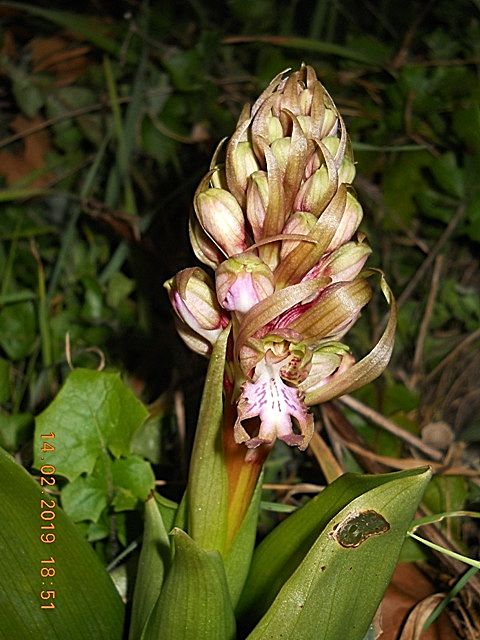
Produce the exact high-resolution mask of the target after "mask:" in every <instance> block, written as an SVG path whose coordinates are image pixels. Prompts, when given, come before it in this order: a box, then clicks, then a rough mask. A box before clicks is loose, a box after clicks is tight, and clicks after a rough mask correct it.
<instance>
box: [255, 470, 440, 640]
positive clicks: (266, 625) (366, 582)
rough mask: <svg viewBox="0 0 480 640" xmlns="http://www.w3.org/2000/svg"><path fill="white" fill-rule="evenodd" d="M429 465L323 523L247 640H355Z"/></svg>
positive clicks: (376, 599)
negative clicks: (288, 639)
mask: <svg viewBox="0 0 480 640" xmlns="http://www.w3.org/2000/svg"><path fill="white" fill-rule="evenodd" d="M430 475H431V474H430V471H429V470H425V469H419V470H416V472H414V473H410V474H409V475H405V474H403V475H402V477H397V478H396V479H393V480H391V481H390V482H387V483H385V484H383V485H381V486H379V487H376V488H374V489H371V490H370V491H367V492H366V493H364V494H363V495H361V496H359V497H358V498H356V499H354V500H352V501H351V502H349V504H348V505H347V506H346V507H345V508H344V509H342V510H341V511H340V512H339V513H338V514H336V515H335V516H334V517H333V518H332V519H331V520H330V521H329V522H328V524H327V526H326V527H325V528H324V529H323V531H322V532H321V533H320V535H319V536H318V538H317V540H316V541H315V543H314V544H313V546H312V548H311V549H310V551H309V552H308V553H307V555H306V556H305V558H304V560H303V561H302V563H301V564H300V565H299V567H298V569H297V570H296V571H295V572H294V573H293V574H292V576H291V577H290V578H289V580H288V581H287V582H286V583H285V585H284V586H283V587H282V589H281V590H280V592H279V594H278V595H277V597H276V598H275V601H274V602H273V604H272V606H271V607H270V609H269V610H268V611H267V613H266V614H265V616H264V617H263V618H262V620H261V621H260V622H259V624H258V625H257V626H256V627H255V629H254V630H253V631H252V633H251V634H250V635H249V636H248V639H249V640H266V639H267V638H272V637H278V629H281V630H282V634H283V635H284V637H286V638H299V639H301V640H339V638H341V639H342V640H362V638H364V636H365V634H366V632H367V630H368V627H369V625H370V623H371V621H372V618H373V616H374V614H375V611H376V610H377V608H378V605H379V603H380V601H381V599H382V596H383V593H384V591H385V589H386V588H387V586H388V583H389V580H390V577H391V575H392V573H393V571H394V569H395V565H396V563H397V559H398V555H399V553H400V549H401V546H402V544H403V541H404V539H405V534H406V531H407V529H408V526H409V523H410V521H411V519H412V517H413V515H414V513H415V510H416V508H417V505H418V503H419V501H420V499H421V497H422V494H423V491H424V490H425V486H426V484H427V482H428V480H429V478H430Z"/></svg>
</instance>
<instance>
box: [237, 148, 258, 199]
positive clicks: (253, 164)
mask: <svg viewBox="0 0 480 640" xmlns="http://www.w3.org/2000/svg"><path fill="white" fill-rule="evenodd" d="M259 169H260V167H259V166H258V162H257V158H256V156H255V153H254V151H253V149H252V145H251V144H250V142H239V143H238V144H237V145H236V146H235V148H234V150H233V153H232V162H231V164H230V171H231V172H232V174H233V176H234V178H235V180H236V181H237V183H238V185H239V186H240V188H241V189H242V190H243V191H245V190H246V188H247V178H248V177H249V176H250V175H251V174H252V173H254V172H255V171H258V170H259Z"/></svg>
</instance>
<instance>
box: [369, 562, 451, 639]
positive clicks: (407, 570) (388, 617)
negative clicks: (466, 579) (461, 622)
mask: <svg viewBox="0 0 480 640" xmlns="http://www.w3.org/2000/svg"><path fill="white" fill-rule="evenodd" d="M432 595H436V596H438V594H436V593H435V587H434V585H433V584H432V583H431V582H430V580H428V578H426V577H425V575H424V574H423V573H422V572H421V571H420V569H418V567H416V566H415V565H414V564H411V563H408V562H402V563H400V564H399V565H398V566H397V568H396V570H395V573H394V575H393V578H392V580H391V582H390V585H389V587H388V589H387V592H386V594H385V596H384V598H383V601H382V609H381V626H382V635H381V636H380V637H379V640H414V639H415V640H458V636H457V634H456V632H455V630H454V628H453V626H452V624H451V623H450V620H449V618H448V616H447V615H446V614H445V613H442V615H441V616H440V617H439V618H438V619H437V620H436V621H435V622H434V623H433V624H432V625H431V626H430V627H429V629H428V630H427V631H425V632H424V633H422V634H421V635H412V633H411V629H412V628H413V629H415V625H417V626H418V625H419V624H420V623H419V622H418V621H419V620H420V616H421V615H423V611H424V609H425V608H428V607H430V606H431V602H430V601H427V603H426V604H425V605H424V606H423V608H422V607H421V608H420V609H419V610H418V613H416V614H415V615H414V617H412V619H411V621H410V622H408V618H409V615H410V613H411V612H412V610H413V609H414V607H416V606H417V605H418V604H419V603H422V601H424V600H425V598H428V597H429V596H432ZM436 604H438V602H437V603H436ZM436 604H435V605H434V607H435V606H436ZM434 607H433V608H434ZM430 612H431V609H429V610H428V614H427V616H426V617H428V615H429V614H430ZM425 619H426V618H425ZM421 624H422V626H423V622H422V623H421ZM405 625H407V626H406V627H405V629H406V632H407V635H405V636H404V635H402V628H403V627H404V626H405ZM409 629H410V631H409ZM408 633H410V635H408Z"/></svg>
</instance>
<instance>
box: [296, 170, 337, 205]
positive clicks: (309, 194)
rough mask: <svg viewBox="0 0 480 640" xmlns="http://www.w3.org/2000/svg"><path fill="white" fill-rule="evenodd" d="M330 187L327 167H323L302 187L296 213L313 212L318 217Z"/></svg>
mask: <svg viewBox="0 0 480 640" xmlns="http://www.w3.org/2000/svg"><path fill="white" fill-rule="evenodd" d="M329 187H330V178H329V176H328V172H327V169H326V167H325V165H322V166H321V167H320V169H317V171H315V173H314V174H313V175H311V176H310V177H309V178H308V180H306V181H305V182H304V183H303V185H302V186H301V187H300V190H299V192H298V194H297V197H296V198H295V203H294V209H295V211H311V212H312V213H315V214H316V215H317V216H318V215H319V214H320V213H321V211H319V210H318V209H319V204H320V203H321V202H324V196H325V193H326V192H327V190H328V189H329Z"/></svg>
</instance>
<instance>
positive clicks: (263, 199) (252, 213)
mask: <svg viewBox="0 0 480 640" xmlns="http://www.w3.org/2000/svg"><path fill="white" fill-rule="evenodd" d="M267 207H268V178H267V174H266V173H265V171H256V172H255V173H252V175H251V176H250V178H249V180H248V187H247V218H248V221H249V223H250V226H251V227H252V231H253V237H254V239H255V242H258V241H259V240H260V239H261V238H262V234H263V227H264V224H265V215H266V211H267Z"/></svg>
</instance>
